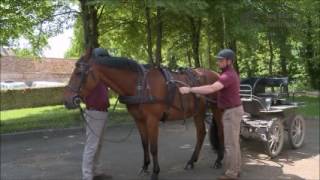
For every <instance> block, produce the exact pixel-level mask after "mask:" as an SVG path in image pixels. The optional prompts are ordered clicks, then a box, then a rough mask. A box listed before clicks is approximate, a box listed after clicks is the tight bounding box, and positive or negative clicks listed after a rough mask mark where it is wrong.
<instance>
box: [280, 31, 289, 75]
mask: <svg viewBox="0 0 320 180" xmlns="http://www.w3.org/2000/svg"><path fill="white" fill-rule="evenodd" d="M286 46H287V45H286V37H284V38H281V42H280V66H281V75H282V76H288V70H287V53H288V50H287V47H286Z"/></svg>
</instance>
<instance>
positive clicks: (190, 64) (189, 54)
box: [187, 49, 192, 67]
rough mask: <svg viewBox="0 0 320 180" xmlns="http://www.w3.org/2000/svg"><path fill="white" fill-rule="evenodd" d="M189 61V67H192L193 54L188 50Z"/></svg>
mask: <svg viewBox="0 0 320 180" xmlns="http://www.w3.org/2000/svg"><path fill="white" fill-rule="evenodd" d="M187 60H188V64H189V67H192V62H191V52H190V50H189V49H187Z"/></svg>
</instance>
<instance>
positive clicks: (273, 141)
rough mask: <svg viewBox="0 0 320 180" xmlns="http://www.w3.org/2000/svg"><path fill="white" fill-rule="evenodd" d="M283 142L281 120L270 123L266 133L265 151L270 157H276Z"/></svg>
mask: <svg viewBox="0 0 320 180" xmlns="http://www.w3.org/2000/svg"><path fill="white" fill-rule="evenodd" d="M283 142H284V128H283V124H282V123H281V121H279V120H276V121H274V122H273V123H272V126H271V128H270V129H269V132H268V134H267V142H266V151H267V153H268V155H269V156H270V157H271V158H274V157H276V156H277V155H278V154H279V153H280V152H281V150H282V147H283Z"/></svg>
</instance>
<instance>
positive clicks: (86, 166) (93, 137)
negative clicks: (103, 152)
mask: <svg viewBox="0 0 320 180" xmlns="http://www.w3.org/2000/svg"><path fill="white" fill-rule="evenodd" d="M84 117H85V120H86V121H87V123H86V140H85V146H84V151H83V158H82V179H83V180H92V179H93V177H94V175H96V174H98V173H100V172H99V170H100V163H99V158H98V157H99V155H100V149H101V144H102V143H101V141H102V139H103V132H104V127H105V124H106V121H107V118H108V113H107V112H103V111H94V110H86V111H85V116H84Z"/></svg>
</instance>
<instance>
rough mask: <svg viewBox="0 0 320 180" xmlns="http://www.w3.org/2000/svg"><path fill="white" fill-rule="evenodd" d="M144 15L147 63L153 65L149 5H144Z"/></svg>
mask: <svg viewBox="0 0 320 180" xmlns="http://www.w3.org/2000/svg"><path fill="white" fill-rule="evenodd" d="M145 15H146V20H147V24H146V31H147V51H148V58H149V63H150V64H151V65H152V66H154V62H153V54H152V33H151V17H150V7H148V5H147V4H146V6H145Z"/></svg>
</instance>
